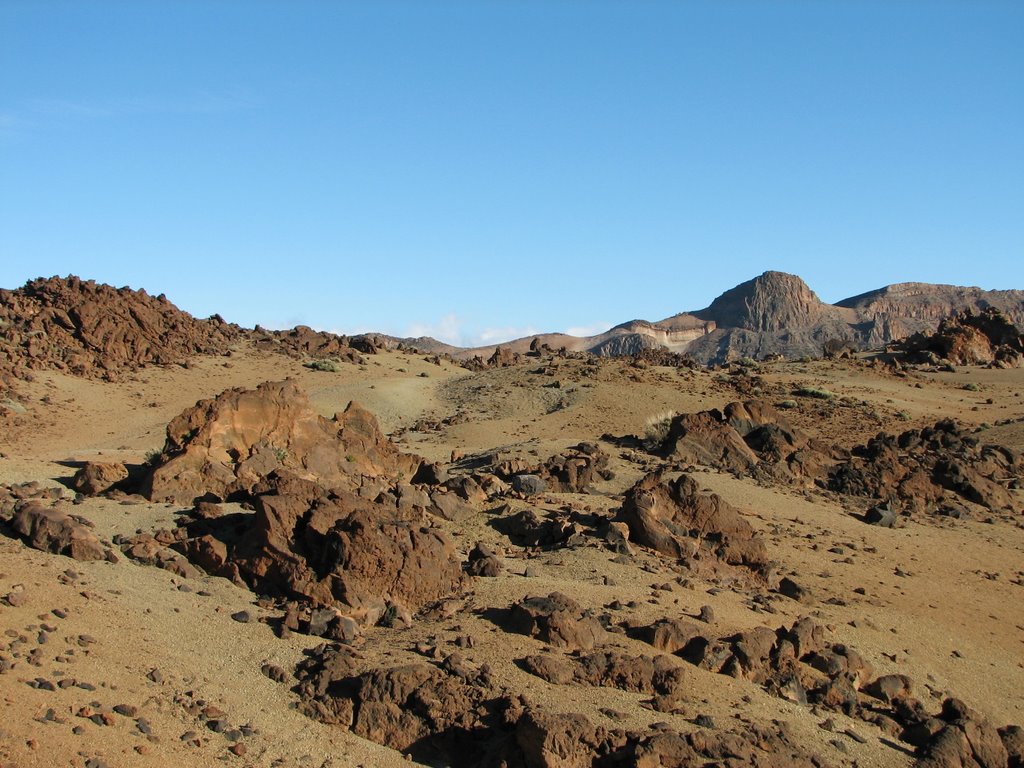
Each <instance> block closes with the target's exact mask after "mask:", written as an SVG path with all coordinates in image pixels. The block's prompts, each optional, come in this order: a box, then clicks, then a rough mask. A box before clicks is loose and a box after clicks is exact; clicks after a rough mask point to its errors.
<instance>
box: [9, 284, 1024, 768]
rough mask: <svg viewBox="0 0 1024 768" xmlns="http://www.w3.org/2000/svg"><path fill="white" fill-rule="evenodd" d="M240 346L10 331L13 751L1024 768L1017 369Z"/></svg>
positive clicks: (97, 755)
mask: <svg viewBox="0 0 1024 768" xmlns="http://www.w3.org/2000/svg"><path fill="white" fill-rule="evenodd" d="M143 303H145V302H143ZM10 306H13V304H11V305H10ZM161 311H164V310H161ZM167 311H168V312H169V311H170V310H167ZM111 316H114V315H111ZM124 322H127V321H124ZM196 322H205V321H196ZM77 325H80V324H77ZM218 327H219V326H218ZM52 333H53V334H54V337H55V338H57V333H56V331H53V332H52ZM217 333H218V334H221V335H220V336H218V337H217V341H216V344H215V345H212V346H211V349H210V350H208V351H206V352H205V353H204V352H190V351H187V350H186V351H184V352H182V351H181V350H178V352H179V353H180V354H178V357H177V358H176V359H174V360H167V361H161V362H153V361H143V362H140V363H139V364H137V365H130V366H129V365H121V366H120V367H115V366H111V367H110V368H109V369H107V370H106V371H103V372H102V373H103V375H98V374H97V370H96V369H95V368H91V367H90V366H83V367H81V368H80V369H79V370H75V367H74V366H73V365H67V366H60V365H53V364H50V363H48V362H46V361H47V360H50V361H52V360H53V359H55V358H54V357H53V354H52V350H51V351H46V350H43V349H42V348H39V350H37V351H36V352H26V351H25V350H26V349H28V347H18V348H17V349H15V345H14V344H13V342H12V344H11V345H9V347H10V350H13V351H11V352H10V356H9V358H8V359H9V361H10V369H9V370H10V372H11V375H10V376H9V377H8V378H7V379H6V382H5V383H6V387H7V391H6V392H5V399H4V400H3V421H2V433H0V488H2V489H3V490H2V491H0V501H2V502H3V514H2V515H0V520H2V522H0V531H2V532H3V533H4V534H5V535H3V536H0V633H2V634H0V702H2V714H0V765H4V766H8V765H10V766H19V767H22V766H24V767H25V768H28V767H30V766H89V767H91V768H98V767H99V766H109V768H117V767H119V766H165V765H179V766H209V765H222V764H223V765H239V766H281V767H282V768H283V767H285V766H311V767H314V768H319V767H320V766H325V767H326V766H335V767H341V766H367V767H369V766H387V765H400V764H401V765H407V764H410V763H413V764H424V765H436V766H441V765H455V766H469V765H507V766H509V767H511V766H529V767H530V768H534V766H549V767H550V768H555V767H557V766H583V765H587V766H590V765H595V766H605V765H640V766H676V765H678V766H682V765H723V766H726V765H728V766H786V765H816V766H824V765H829V766H859V767H860V768H868V767H869V766H879V767H882V766H914V765H923V766H985V767H986V768H987V767H988V766H997V765H999V766H1007V768H1010V767H1011V766H1019V765H1020V764H1021V762H1020V761H1021V759H1022V752H1021V749H1024V735H1022V732H1021V730H1020V728H1019V727H1015V726H1019V725H1020V724H1022V723H1024V516H1022V510H1024V495H1022V493H1021V490H1020V488H1021V487H1022V486H1021V483H1022V473H1024V463H1022V459H1021V454H1022V453H1024V368H1021V367H1019V357H1018V358H1016V361H1017V362H1016V364H1013V360H1010V358H1008V357H1006V356H1005V355H1004V356H1003V357H1002V358H1000V359H1001V360H1002V361H1003V364H1002V365H998V366H997V365H991V364H986V365H981V364H964V363H962V362H955V363H951V362H950V361H949V360H947V359H939V360H936V359H934V356H932V358H928V359H921V358H914V359H911V358H910V357H904V358H902V359H901V358H899V356H898V355H897V356H895V357H894V356H893V355H889V356H885V355H879V354H875V353H873V352H871V351H858V352H856V353H850V352H846V353H844V354H843V355H842V356H838V357H836V358H834V359H823V358H820V357H816V358H810V357H804V358H801V359H798V360H785V359H779V358H778V357H776V356H772V357H771V358H770V359H767V360H754V359H749V358H744V359H737V360H734V361H732V362H730V363H725V364H721V365H714V366H710V367H706V366H702V365H692V364H687V363H684V361H682V360H681V359H679V358H678V356H662V357H658V356H657V355H648V356H644V355H637V356H633V357H598V356H594V355H590V354H587V353H582V352H572V351H558V350H554V349H551V347H549V346H546V345H545V344H542V343H538V344H536V345H534V347H535V348H534V349H533V350H532V351H525V350H524V351H523V352H521V353H515V354H513V353H507V354H506V355H504V356H503V355H502V353H501V352H500V351H499V352H498V353H495V354H494V357H492V358H491V359H490V360H489V361H484V362H483V363H482V364H477V365H467V364H466V363H465V361H463V360H458V359H455V358H453V357H452V356H451V355H441V356H438V355H437V354H432V353H428V352H424V351H416V350H414V349H411V348H409V347H406V346H389V345H380V346H374V345H372V344H371V345H370V346H369V347H366V346H365V345H364V346H362V347H360V346H358V345H355V344H353V346H347V342H345V343H342V342H333V343H334V344H335V345H334V346H333V347H331V346H329V345H327V346H323V345H321V346H319V347H315V346H310V345H308V344H307V345H306V346H305V347H303V346H301V345H300V346H296V345H295V344H290V342H288V340H287V338H284V339H283V340H282V339H278V341H273V340H271V341H268V340H267V339H266V338H263V339H260V338H257V337H255V336H254V335H253V334H251V333H250V334H248V335H247V334H240V333H239V334H234V335H232V334H231V333H228V332H224V333H221V331H219V330H218V331H217ZM972 333H973V332H972ZM975 335H977V334H975ZM165 338H166V334H165ZM972 338H974V337H972ZM1017 339H1018V341H1017V342H1015V343H1018V344H1019V334H1018V337H1017ZM321 341H322V340H321ZM1005 341H1006V340H1005V339H1003V340H1002V342H1005ZM61 343H64V344H70V343H71V342H70V341H64V342H61ZM319 343H320V342H318V344H319ZM993 344H995V341H993ZM1011 346H1012V345H1011ZM213 347H216V348H213ZM32 354H35V355H36V360H37V361H39V364H38V365H36V364H30V363H31V355H32ZM1008 360H1010V362H1007V361H1008ZM318 361H319V363H318ZM19 366H20V367H19ZM108 374H109V375H108ZM265 382H273V383H275V384H272V385H265V386H264V387H263V388H262V389H259V390H258V389H257V387H259V386H260V385H261V384H264V383H265ZM282 382H284V383H282ZM229 390H235V392H234V394H231V393H230V392H229ZM222 393H227V394H226V395H225V394H222ZM200 401H205V402H206V403H207V405H205V406H203V407H201V408H196V404H197V403H199V402H200ZM352 402H355V403H357V404H358V406H360V408H359V409H349V404H350V403H352ZM730 404H736V405H730ZM346 409H349V410H348V411H347V410H346ZM183 414H184V415H186V416H187V418H185V419H184V421H182V420H181V419H179V416H180V415H183ZM311 414H312V415H311ZM336 414H341V415H339V416H337V417H336V416H335V415H336ZM271 422H273V435H275V437H274V438H273V439H274V440H277V441H278V442H273V441H271V440H270V438H268V437H267V435H269V434H271V432H270V431H267V430H269V429H271V427H270V426H268V425H270V423H271ZM374 423H375V424H376V425H378V426H379V431H378V430H377V427H375V426H374ZM168 425H172V426H173V425H177V426H174V429H172V428H171V427H169V426H168ZM937 425H938V426H937ZM185 427H188V429H186V428H185ZM261 430H262V431H261ZM172 432H173V435H172V434H171V433H172ZM883 432H884V433H887V434H888V435H890V436H892V437H891V438H890V439H889V442H885V441H882V442H875V443H869V441H872V439H873V438H875V437H876V436H877V435H879V433H883ZM252 435H256V437H255V438H254V437H252ZM900 435H905V437H897V436H900ZM232 441H233V442H232ZM229 443H230V444H231V445H233V446H234V447H232V448H230V449H225V448H224V446H225V445H228V444H229ZM986 446H991V447H986ZM239 450H241V451H242V453H241V454H239V453H238V451H239ZM225 451H226V452H225ZM228 454H230V455H228ZM410 455H411V456H412V457H418V458H409V456H410ZM122 465H123V468H122ZM111 467H114V469H111ZM321 468H326V469H321ZM122 469H123V470H124V471H123V472H122ZM87 471H88V472H87ZM89 472H91V473H92V474H88V473H89ZM652 473H659V474H652ZM645 478H646V479H645ZM87 481H88V482H87ZM48 489H56V490H48ZM26 510H27V511H26ZM296 510H298V511H297V512H296ZM32 515H34V516H35V517H32V518H31V519H29V518H30V517H31V516H32ZM353 521H356V522H353ZM321 523H322V525H321ZM303 537H305V538H303ZM69 542H70V543H69ZM359 546H363V547H364V548H365V549H364V550H360V551H356V550H357V549H358V547H359ZM76 547H77V549H76ZM53 550H57V551H53ZM59 552H65V553H70V554H74V555H77V556H75V557H72V556H69V554H60V553H59ZM326 552H330V553H333V554H332V556H333V557H334V559H333V560H330V559H328V558H327V554H325V553H326ZM325 611H326V612H325Z"/></svg>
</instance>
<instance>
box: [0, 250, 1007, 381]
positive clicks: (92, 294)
mask: <svg viewBox="0 0 1024 768" xmlns="http://www.w3.org/2000/svg"><path fill="white" fill-rule="evenodd" d="M96 302H99V304H100V306H96ZM989 307H994V308H996V309H999V310H1001V311H1003V312H1005V313H1006V314H1007V315H1008V316H1009V318H1010V319H1011V321H1013V322H1014V323H1015V324H1017V325H1024V290H984V289H982V288H978V287H975V286H956V285H947V284H933V283H921V282H905V283H895V284H892V285H887V286H883V287H881V288H877V289H874V290H872V291H867V292H865V293H861V294H858V295H856V296H851V297H849V298H846V299H843V300H841V301H838V302H836V303H835V304H828V303H826V302H823V301H822V300H821V299H820V298H818V296H817V294H816V293H815V292H814V291H813V290H812V289H811V288H810V286H808V285H807V283H805V282H804V281H803V280H802V279H801V278H800V277H798V276H797V275H792V274H789V273H785V272H779V271H773V270H769V271H766V272H764V273H762V274H761V275H758V276H757V277H754V278H752V279H750V280H747V281H745V282H743V283H740V284H739V285H737V286H735V287H733V288H730V289H728V290H726V291H724V292H723V293H721V294H720V295H719V296H718V297H716V298H715V299H714V300H713V301H712V302H711V303H710V304H709V305H708V306H707V307H705V308H703V309H698V310H692V311H688V312H680V313H678V314H675V315H672V316H670V317H667V318H665V319H663V320H659V321H648V320H643V319H633V320H629V321H627V322H624V323H620V324H618V325H615V326H613V327H611V328H609V329H608V330H607V331H605V332H603V333H600V334H596V335H593V336H584V337H577V336H570V335H568V334H564V333H547V334H533V335H530V336H525V337H521V338H519V339H513V340H511V341H508V342H503V343H501V344H490V345H486V346H482V347H456V346H453V345H450V344H446V343H444V342H441V341H438V340H437V339H433V338H430V337H424V336H420V337H417V338H403V337H397V336H391V335H388V334H378V333H375V334H362V335H360V336H355V337H351V338H350V337H347V336H339V335H337V334H331V333H327V332H323V331H313V330H312V329H309V328H304V327H297V328H296V329H292V331H291V332H290V333H289V332H286V331H273V332H267V331H265V330H264V329H262V328H260V327H259V326H257V327H256V328H254V329H253V330H252V331H248V330H246V329H243V328H240V327H239V326H237V325H233V324H228V323H225V322H224V320H223V319H221V318H220V317H219V316H217V315H214V316H212V317H211V318H209V319H205V320H201V319H196V318H194V317H193V316H192V315H190V314H189V313H187V312H184V311H183V310H180V309H178V308H177V307H176V306H174V305H173V304H172V303H171V302H169V301H168V300H167V299H166V298H165V297H164V295H163V294H160V295H159V296H157V297H155V298H154V297H152V296H151V295H150V294H148V293H147V292H146V291H145V290H144V289H142V290H137V291H136V290H133V289H130V288H116V289H115V288H112V287H110V286H105V285H103V284H97V283H95V281H91V280H81V279H79V278H77V277H75V276H70V275H69V276H68V277H67V278H60V277H52V278H48V279H43V278H38V279H36V280H30V281H28V282H27V283H26V284H25V285H24V286H23V287H21V288H18V289H14V290H2V289H0V321H2V322H0V353H2V354H0V358H3V359H4V360H5V361H6V363H7V365H8V366H11V365H14V364H16V363H17V362H18V361H19V360H22V361H25V362H26V363H27V365H28V366H29V367H37V366H40V365H42V366H44V367H68V368H70V369H72V370H75V369H80V370H94V369H95V370H101V371H102V370H105V369H106V368H107V367H108V364H109V362H110V361H108V360H106V359H104V358H105V356H107V353H108V352H110V351H111V349H108V348H112V349H113V351H114V352H115V353H116V355H115V357H118V356H119V357H120V359H121V361H122V363H121V364H122V365H123V366H125V367H137V366H139V365H144V364H146V363H150V362H153V363H162V362H179V361H181V360H182V359H184V358H185V357H187V356H188V355H190V354H199V353H203V352H212V353H217V352H223V351H224V350H225V349H226V348H227V346H228V345H229V344H230V343H231V342H232V341H235V340H237V339H241V338H244V337H251V338H254V339H255V338H256V337H259V338H261V339H262V340H264V341H266V340H267V337H268V334H269V335H270V336H273V337H274V338H273V339H272V341H273V342H274V344H276V345H279V346H280V345H282V344H285V345H286V346H288V349H289V350H290V351H291V352H292V353H295V354H301V353H303V352H307V353H319V352H323V353H325V354H326V353H328V352H329V351H330V350H332V349H341V348H342V347H345V348H348V347H352V346H354V347H361V346H366V344H369V345H372V346H387V347H395V346H399V345H404V346H406V347H411V348H414V349H417V350H419V351H421V352H425V353H428V354H449V355H451V356H452V357H454V358H456V359H469V358H472V357H475V356H481V357H488V356H490V355H491V354H492V353H493V352H494V351H495V350H496V349H497V348H498V347H502V348H506V349H508V350H510V351H512V352H526V351H527V350H528V349H529V348H530V345H531V344H533V343H534V342H535V341H536V342H537V343H539V344H547V345H548V346H550V347H552V348H555V349H558V348H563V347H564V348H565V349H566V350H567V351H572V352H589V353H592V354H597V355H602V356H611V357H614V356H629V355H636V354H639V353H640V352H642V351H644V350H648V349H658V348H663V349H667V350H669V351H671V352H676V353H680V354H684V355H686V356H688V357H690V358H691V359H693V360H694V361H695V362H698V363H704V364H712V363H721V362H725V361H727V360H730V359H738V358H747V357H750V358H763V357H766V356H773V355H781V356H782V357H786V358H799V357H805V356H812V357H817V356H820V355H821V354H822V350H823V347H824V345H825V343H826V342H841V343H843V344H846V345H848V346H850V347H852V348H854V349H859V350H864V349H873V348H879V347H882V346H884V345H885V344H888V343H890V342H893V341H896V340H898V339H901V338H905V337H907V336H910V335H912V334H914V333H920V332H928V331H933V330H935V328H936V327H938V325H939V323H940V322H941V321H942V320H944V319H945V318H948V317H950V316H952V315H954V314H957V313H960V312H964V311H972V312H980V311H982V310H984V309H986V308H989ZM108 316H109V317H110V319H111V321H107V320H106V319H105V318H106V317H108ZM83 321H84V322H83ZM135 326H137V328H136V327H135ZM300 330H301V331H302V334H301V336H302V339H301V343H298V342H296V340H294V339H291V338H290V337H291V336H295V334H296V332H297V331H300ZM133 331H134V332H135V336H134V337H133V336H132V332H133ZM41 338H49V340H50V343H49V344H48V345H47V346H45V347H44V345H42V344H41V342H40V339H41ZM167 339H171V340H172V342H173V344H172V348H171V349H170V351H168V350H164V349H163V348H162V347H161V344H162V343H163V342H165V341H166V340H167ZM358 339H363V340H366V344H362V345H361V344H359V343H358V342H356V341H355V340H358ZM112 345H113V346H112ZM348 351H349V352H351V351H352V350H348ZM83 361H84V362H83ZM115 362H116V360H115Z"/></svg>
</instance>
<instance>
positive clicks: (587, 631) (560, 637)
mask: <svg viewBox="0 0 1024 768" xmlns="http://www.w3.org/2000/svg"><path fill="white" fill-rule="evenodd" d="M508 629H510V630H511V631H513V632H518V633H520V634H523V635H529V636H531V637H536V638H537V639H538V640H542V641H543V642H545V643H548V644H549V645H553V646H555V647H557V648H568V649H570V650H584V651H589V650H591V649H592V648H594V647H595V646H597V645H600V644H601V643H604V642H605V641H606V640H607V638H608V633H607V632H606V631H605V629H604V627H603V626H601V622H600V621H599V620H598V619H597V617H595V616H593V615H591V613H590V612H589V611H585V610H584V609H583V608H582V607H581V606H580V604H579V603H577V602H576V601H575V600H573V599H572V598H571V597H568V596H566V595H563V594H562V593H561V592H552V593H551V594H550V595H548V596H547V597H541V596H534V597H524V598H523V599H522V600H520V601H519V602H517V603H515V604H514V605H513V606H512V608H511V609H510V610H509V614H508Z"/></svg>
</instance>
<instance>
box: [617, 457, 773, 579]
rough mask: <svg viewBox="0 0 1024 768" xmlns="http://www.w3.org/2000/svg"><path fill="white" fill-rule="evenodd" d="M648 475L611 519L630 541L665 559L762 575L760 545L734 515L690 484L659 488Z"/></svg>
mask: <svg viewBox="0 0 1024 768" xmlns="http://www.w3.org/2000/svg"><path fill="white" fill-rule="evenodd" d="M662 478H663V473H662V472H661V471H658V472H653V473H651V474H649V475H647V476H646V477H644V478H643V479H642V480H640V481H639V482H638V483H637V484H636V485H634V486H633V487H632V488H630V489H629V490H628V491H627V492H626V497H625V500H624V501H623V505H622V508H621V509H620V511H619V514H618V517H617V519H619V520H621V521H623V522H625V523H626V524H627V525H628V526H629V538H630V541H632V542H635V543H637V544H640V545H641V546H645V547H650V548H651V549H654V550H656V551H658V552H660V553H662V554H664V555H668V556H669V557H677V558H685V559H687V560H692V559H699V558H702V557H711V558H713V559H717V560H720V561H721V562H723V563H727V564H729V565H736V566H743V567H745V568H749V569H750V570H752V571H754V572H755V573H759V574H764V573H765V572H766V571H767V570H768V568H769V564H770V563H769V559H768V553H767V550H766V549H765V546H764V542H762V541H761V539H760V538H759V537H758V536H757V534H756V533H755V532H754V529H753V528H752V527H751V526H750V523H748V522H747V521H746V520H744V519H743V517H742V515H740V513H739V511H738V510H736V509H735V508H734V507H732V506H731V505H729V504H728V503H727V502H726V501H725V500H724V499H722V497H721V496H719V495H718V494H715V493H704V492H701V490H700V488H699V486H698V485H697V483H696V481H695V480H693V478H691V477H689V476H687V475H680V476H679V477H678V478H676V479H675V480H672V481H669V482H667V483H666V482H664V481H663V479H662Z"/></svg>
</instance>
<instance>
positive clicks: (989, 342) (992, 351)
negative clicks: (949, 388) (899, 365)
mask: <svg viewBox="0 0 1024 768" xmlns="http://www.w3.org/2000/svg"><path fill="white" fill-rule="evenodd" d="M896 350H897V352H898V353H899V354H900V355H901V357H902V358H903V359H904V360H906V361H908V362H911V363H951V364H953V365H997V366H999V367H1018V366H1019V365H1020V364H1021V360H1022V359H1024V334H1021V332H1020V330H1019V329H1018V328H1017V326H1015V325H1014V324H1013V322H1012V321H1011V320H1010V318H1009V317H1008V316H1007V315H1006V314H1004V313H1002V312H1000V311H999V310H997V309H994V308H992V307H989V308H987V309H984V310H982V311H981V312H979V313H978V314H975V313H973V312H970V311H967V312H964V313H961V314H957V315H954V316H953V317H950V318H946V319H944V320H943V321H942V322H940V323H939V327H938V329H937V330H936V331H935V332H934V333H931V332H927V331H926V332H921V333H915V334H914V335H913V336H910V337H909V338H907V339H904V340H903V341H901V342H899V344H897V345H896Z"/></svg>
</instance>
